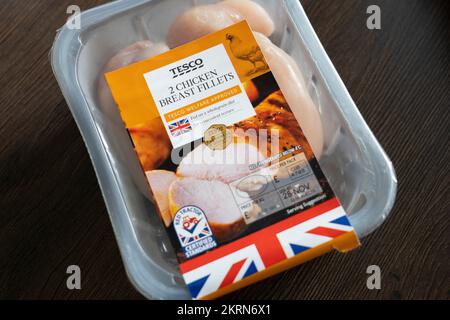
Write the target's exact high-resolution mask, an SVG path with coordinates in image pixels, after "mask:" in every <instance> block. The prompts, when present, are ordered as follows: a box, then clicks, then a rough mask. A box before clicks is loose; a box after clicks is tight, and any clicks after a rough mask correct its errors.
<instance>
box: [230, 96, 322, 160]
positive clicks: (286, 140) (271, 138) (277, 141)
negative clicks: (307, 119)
mask: <svg viewBox="0 0 450 320" xmlns="http://www.w3.org/2000/svg"><path fill="white" fill-rule="evenodd" d="M255 112H256V115H255V116H253V117H251V118H248V119H245V120H243V121H241V122H239V123H237V124H235V125H234V130H233V132H234V135H235V137H236V138H235V139H236V141H248V142H251V141H253V142H256V143H257V145H258V148H259V150H260V152H262V153H264V152H266V153H264V156H267V157H270V156H273V155H276V154H277V153H279V152H283V151H286V150H289V149H291V148H293V147H296V146H302V148H303V151H304V152H305V154H306V157H307V158H308V159H311V158H313V157H314V154H313V152H312V150H311V148H310V146H309V144H308V143H307V140H306V138H305V135H304V134H303V131H302V129H301V128H300V125H299V124H298V121H297V119H296V118H295V117H294V115H293V114H292V112H291V109H290V107H289V105H288V104H287V102H286V100H285V98H284V96H283V94H282V93H281V91H276V92H274V93H272V94H271V95H269V96H268V97H267V98H266V99H265V100H264V101H263V102H261V103H260V104H259V105H258V106H257V107H256V108H255ZM252 134H254V135H256V136H257V138H253V137H252V136H251V135H252ZM261 134H265V135H266V137H267V138H266V139H261V137H260V135H261ZM252 138H253V139H252ZM262 143H265V146H262ZM265 149H267V151H266V150H265Z"/></svg>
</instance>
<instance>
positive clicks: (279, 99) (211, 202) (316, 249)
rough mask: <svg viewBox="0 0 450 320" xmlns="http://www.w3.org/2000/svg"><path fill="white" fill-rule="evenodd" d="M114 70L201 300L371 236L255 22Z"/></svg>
mask: <svg viewBox="0 0 450 320" xmlns="http://www.w3.org/2000/svg"><path fill="white" fill-rule="evenodd" d="M280 59H281V57H280ZM269 62H270V61H269ZM284 63H291V62H290V61H288V60H286V61H284ZM106 79H107V81H108V84H109V86H110V88H111V92H112V94H113V97H114V99H115V101H116V103H117V105H118V107H119V110H120V113H121V116H122V119H123V121H124V124H125V127H126V128H127V130H128V133H129V134H130V137H131V139H132V142H133V145H134V149H135V151H136V154H137V156H138V158H139V160H140V163H141V165H142V168H143V170H144V171H145V175H146V177H147V181H148V183H149V186H150V189H151V191H152V194H153V197H154V199H155V204H156V208H157V210H158V213H159V215H160V217H161V219H162V223H164V225H165V227H166V230H167V233H168V236H169V239H170V240H171V243H172V245H173V247H174V250H175V253H176V256H177V259H178V261H179V263H180V271H181V273H182V275H183V277H184V280H185V282H186V286H187V287H188V289H189V291H190V293H191V295H192V297H193V298H194V299H210V298H215V297H218V296H220V295H223V294H225V293H228V292H231V291H233V290H236V289H238V288H240V287H242V286H244V285H247V284H248V283H251V282H255V281H258V280H259V279H262V278H265V277H267V276H269V275H272V274H275V273H277V272H281V271H283V270H286V269H288V268H290V267H292V266H294V265H297V264H300V263H303V262H305V261H307V260H310V259H312V258H314V257H316V256H318V255H321V254H323V253H325V252H327V251H330V250H332V249H333V248H334V249H337V250H340V251H348V250H351V249H353V248H355V247H357V246H358V245H359V241H358V238H357V236H356V233H355V232H354V229H353V227H352V226H351V224H350V221H349V219H348V218H347V215H346V213H345V211H344V209H343V208H342V206H341V204H340V203H339V201H338V199H337V198H336V196H335V194H334V192H333V190H332V189H331V187H330V185H329V183H328V181H327V179H326V177H325V176H324V174H323V172H322V169H321V168H320V165H319V163H318V161H317V159H316V156H315V154H314V152H313V151H312V148H311V146H310V144H309V143H308V140H307V139H306V137H305V135H304V133H303V130H302V128H301V127H300V125H299V123H298V119H296V117H295V115H294V112H293V111H292V110H293V109H292V108H291V105H289V103H288V102H287V101H286V99H285V97H284V95H283V92H282V90H283V88H280V87H279V85H278V83H277V81H276V80H275V77H274V75H273V74H272V71H271V70H270V68H269V64H268V63H267V62H266V60H265V57H264V55H263V50H261V48H260V47H259V45H258V43H257V42H256V39H255V37H254V35H253V33H252V31H251V30H250V28H249V26H248V24H247V22H245V21H243V22H239V23H237V24H235V25H232V26H230V27H228V28H225V29H223V30H220V31H218V32H215V33H213V34H210V35H207V36H205V37H203V38H200V39H198V40H195V41H193V42H191V43H188V44H186V45H182V46H180V47H177V48H174V49H172V50H170V51H168V52H166V53H163V54H161V55H158V56H155V57H153V58H150V59H147V60H144V61H142V62H139V63H135V64H132V65H130V66H127V67H124V68H122V69H119V70H116V71H113V72H110V73H108V74H106ZM292 81H296V79H295V77H294V78H293V79H292ZM298 99H300V100H301V99H304V101H303V100H302V101H294V102H293V103H296V104H297V105H296V106H295V107H297V108H299V107H301V106H302V105H305V104H312V101H310V100H308V99H310V98H309V97H301V95H300V96H299V98H298ZM243 280H244V281H243Z"/></svg>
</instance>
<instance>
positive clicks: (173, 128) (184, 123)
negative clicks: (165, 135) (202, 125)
mask: <svg viewBox="0 0 450 320" xmlns="http://www.w3.org/2000/svg"><path fill="white" fill-rule="evenodd" d="M169 131H170V133H171V134H172V136H174V137H178V136H180V135H182V134H183V133H187V132H190V131H192V126H191V123H190V122H189V119H188V118H184V119H179V120H177V121H175V122H172V123H170V124H169Z"/></svg>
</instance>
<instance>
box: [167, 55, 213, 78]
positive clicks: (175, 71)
mask: <svg viewBox="0 0 450 320" xmlns="http://www.w3.org/2000/svg"><path fill="white" fill-rule="evenodd" d="M203 67H204V64H203V59H200V58H198V59H195V60H192V61H190V62H187V63H183V64H182V65H180V66H178V67H175V68H172V69H169V71H170V72H171V73H172V78H176V77H179V76H182V75H184V74H186V73H189V72H192V71H194V70H197V69H200V68H203Z"/></svg>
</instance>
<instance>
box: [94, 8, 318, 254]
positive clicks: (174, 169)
mask: <svg viewBox="0 0 450 320" xmlns="http://www.w3.org/2000/svg"><path fill="white" fill-rule="evenodd" d="M242 20H246V21H247V22H248V23H249V25H250V27H251V29H252V30H253V34H254V37H255V38H256V41H257V43H258V45H248V44H246V43H245V42H244V41H242V40H241V39H240V37H239V35H236V34H231V33H230V34H227V35H226V39H224V40H225V43H227V44H228V45H229V49H230V52H231V53H232V54H233V55H234V57H235V58H237V59H239V60H240V61H242V63H243V64H246V66H247V67H246V68H245V70H246V71H245V72H246V75H251V74H255V73H257V72H259V71H264V70H268V69H269V68H270V72H268V73H265V75H264V76H259V77H256V78H254V79H252V80H249V81H246V82H245V83H243V87H244V89H245V93H246V94H247V96H248V98H249V100H250V101H251V102H252V104H253V107H254V111H255V115H254V116H253V117H250V118H248V119H245V120H243V121H240V122H238V123H236V124H234V125H231V126H228V128H227V129H228V130H227V131H226V132H227V134H231V136H232V138H231V143H229V144H228V145H227V146H225V147H224V148H220V149H213V148H209V147H208V146H207V145H206V144H204V143H203V144H199V145H197V146H196V147H195V148H194V149H193V150H192V151H191V152H189V153H188V154H185V155H184V157H183V159H182V160H181V162H180V163H179V164H175V163H173V162H172V161H171V159H170V154H171V151H172V146H171V143H170V139H169V137H168V135H167V133H166V130H165V128H164V125H163V122H162V120H161V118H156V119H154V120H152V121H148V122H145V123H142V124H141V125H138V126H134V127H133V128H128V131H129V133H130V136H131V138H132V140H133V143H134V147H135V151H136V153H137V155H138V158H139V160H140V163H141V165H142V168H143V170H144V171H145V173H146V177H147V181H148V183H149V186H150V191H151V193H152V195H153V198H154V202H155V204H156V207H157V208H158V211H159V214H160V216H161V218H162V220H163V222H164V225H165V226H166V227H167V229H168V230H171V228H172V225H173V219H174V217H175V214H176V213H177V212H178V210H179V209H180V208H183V207H185V206H196V207H198V208H201V209H202V210H203V211H204V213H205V215H206V217H207V220H208V223H209V226H210V228H211V231H212V233H213V235H214V237H215V239H216V240H217V242H218V243H219V244H223V243H226V242H229V241H231V240H233V239H235V238H237V237H240V236H242V235H243V234H245V232H248V229H249V228H250V227H251V225H249V224H247V223H246V219H247V220H248V219H249V217H256V216H258V215H261V213H262V211H264V208H262V206H261V205H260V204H258V203H257V202H256V201H252V200H253V198H252V197H253V196H254V195H258V190H263V189H264V187H265V185H266V184H267V183H268V180H267V179H266V178H264V177H263V176H260V175H252V173H253V170H252V169H251V167H252V165H254V164H256V163H260V164H261V166H259V167H258V169H264V167H268V166H269V165H271V164H273V163H276V162H278V161H281V160H282V159H283V156H278V157H277V155H280V154H283V152H284V153H286V155H288V154H289V155H291V153H293V154H296V153H304V155H305V157H306V159H307V160H308V161H315V159H319V158H320V156H321V154H322V150H323V130H322V123H321V120H320V114H319V112H318V108H317V107H316V106H315V105H314V104H313V102H312V100H311V98H310V96H309V94H308V92H307V88H306V84H305V81H304V79H303V76H302V74H301V72H300V70H299V68H298V66H297V65H296V63H295V61H294V60H293V59H292V58H291V57H290V56H289V55H288V54H287V53H286V52H284V51H283V50H282V49H281V48H279V47H277V46H276V45H275V44H273V43H272V42H271V40H270V39H269V38H268V37H269V36H270V35H271V34H272V33H273V31H274V24H273V22H272V20H271V18H270V16H269V14H268V13H267V12H266V11H265V10H264V9H263V8H262V7H261V6H260V5H258V4H257V3H255V2H253V1H250V0H245V1H242V0H225V1H220V2H218V3H217V4H212V5H203V6H197V7H194V8H192V9H189V10H188V11H186V12H185V13H183V14H182V15H180V16H179V17H177V18H176V19H175V21H174V22H173V23H172V26H171V27H170V29H169V32H168V34H167V38H166V42H167V45H166V44H164V43H154V42H152V41H149V40H145V41H140V42H137V43H134V44H131V45H130V46H129V47H127V48H124V49H122V50H121V51H119V52H118V53H117V54H116V55H115V56H114V57H112V58H111V60H110V61H109V62H108V63H107V64H106V65H105V67H104V72H108V71H112V70H115V69H118V68H121V67H124V66H126V65H129V64H132V63H135V62H138V61H141V60H145V59H148V58H151V57H153V56H155V55H158V54H160V53H163V52H165V51H167V50H169V48H175V47H178V46H180V45H182V44H185V43H188V42H190V41H193V40H195V39H197V38H200V37H202V36H204V35H207V34H210V33H213V32H216V31H219V30H221V29H224V28H226V27H228V26H230V25H233V24H235V23H236V22H239V21H242ZM270 80H273V81H270ZM98 88H99V103H100V104H101V107H102V110H103V111H104V112H105V113H112V112H117V106H116V105H115V103H114V100H113V98H112V96H111V92H110V90H109V87H108V85H107V84H106V82H105V80H104V77H103V76H101V77H100V80H99V84H98ZM308 141H309V143H308ZM249 176H250V178H249V179H246V180H245V183H244V182H241V183H239V184H233V182H235V181H238V180H240V179H242V178H245V177H249ZM281 178H283V177H281ZM236 194H239V197H241V198H242V199H241V202H242V203H248V204H249V205H247V206H246V207H245V212H242V208H240V207H239V206H238V204H237V203H236V202H234V201H230V199H233V197H234V196H235V195H236ZM244 217H246V218H244ZM172 229H173V228H172ZM172 232H173V231H172ZM179 255H180V253H179ZM181 258H182V257H181Z"/></svg>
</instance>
